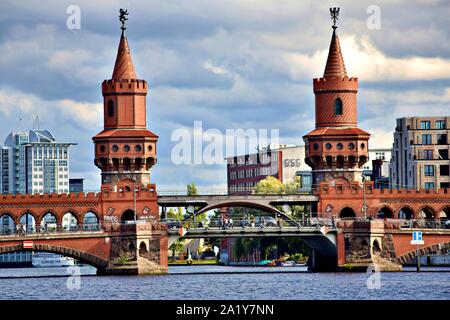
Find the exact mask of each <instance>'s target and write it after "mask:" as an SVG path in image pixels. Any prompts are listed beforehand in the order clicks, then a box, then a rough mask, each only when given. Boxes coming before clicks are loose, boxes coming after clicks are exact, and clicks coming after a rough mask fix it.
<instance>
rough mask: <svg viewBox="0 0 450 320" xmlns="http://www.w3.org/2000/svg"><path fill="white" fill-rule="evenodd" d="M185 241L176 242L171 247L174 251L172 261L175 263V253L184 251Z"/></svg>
mask: <svg viewBox="0 0 450 320" xmlns="http://www.w3.org/2000/svg"><path fill="white" fill-rule="evenodd" d="M183 242H184V241H183V240H175V242H174V243H172V244H171V245H170V247H169V249H170V250H172V261H175V252H177V251H178V252H180V251H184V243H183Z"/></svg>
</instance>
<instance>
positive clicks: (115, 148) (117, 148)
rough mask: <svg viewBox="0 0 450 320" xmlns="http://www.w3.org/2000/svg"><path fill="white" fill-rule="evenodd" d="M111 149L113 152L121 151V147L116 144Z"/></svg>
mask: <svg viewBox="0 0 450 320" xmlns="http://www.w3.org/2000/svg"><path fill="white" fill-rule="evenodd" d="M111 149H112V151H113V152H117V151H119V147H118V146H117V145H116V144H115V145H113V146H112V148H111Z"/></svg>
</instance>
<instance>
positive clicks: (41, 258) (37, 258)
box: [31, 252, 75, 268]
mask: <svg viewBox="0 0 450 320" xmlns="http://www.w3.org/2000/svg"><path fill="white" fill-rule="evenodd" d="M31 263H32V265H33V267H35V268H49V267H70V266H74V265H75V259H74V258H70V257H66V256H63V255H60V254H54V253H47V252H36V253H33V255H32V258H31Z"/></svg>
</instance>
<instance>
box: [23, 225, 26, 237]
mask: <svg viewBox="0 0 450 320" xmlns="http://www.w3.org/2000/svg"><path fill="white" fill-rule="evenodd" d="M22 233H23V234H22V235H23V236H26V235H27V226H26V225H25V224H22Z"/></svg>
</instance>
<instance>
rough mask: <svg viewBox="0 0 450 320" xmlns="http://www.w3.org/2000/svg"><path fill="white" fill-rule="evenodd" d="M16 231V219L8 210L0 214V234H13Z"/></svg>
mask: <svg viewBox="0 0 450 320" xmlns="http://www.w3.org/2000/svg"><path fill="white" fill-rule="evenodd" d="M15 232H16V221H15V220H14V216H13V215H12V214H11V213H9V212H3V213H1V214H0V234H6V235H8V234H14V233H15Z"/></svg>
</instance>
